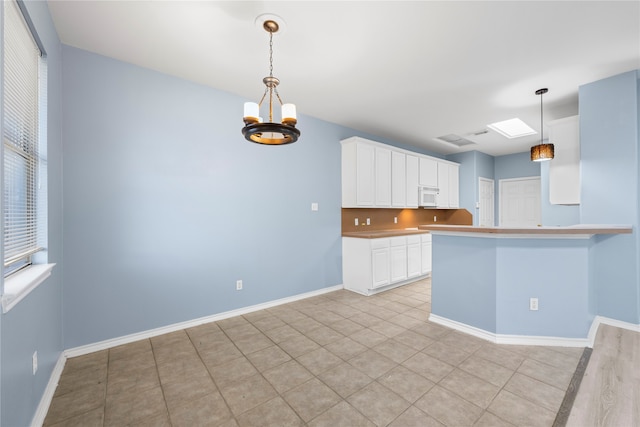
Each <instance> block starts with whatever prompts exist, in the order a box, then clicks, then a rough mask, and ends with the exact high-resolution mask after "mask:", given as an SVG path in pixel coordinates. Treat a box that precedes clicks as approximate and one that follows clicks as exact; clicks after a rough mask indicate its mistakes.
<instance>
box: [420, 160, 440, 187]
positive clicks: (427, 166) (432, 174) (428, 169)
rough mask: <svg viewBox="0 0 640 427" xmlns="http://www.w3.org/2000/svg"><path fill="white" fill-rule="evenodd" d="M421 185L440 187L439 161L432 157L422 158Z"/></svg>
mask: <svg viewBox="0 0 640 427" xmlns="http://www.w3.org/2000/svg"><path fill="white" fill-rule="evenodd" d="M419 182H420V185H421V186H423V187H438V161H437V160H436V159H432V158H430V157H420V181H419Z"/></svg>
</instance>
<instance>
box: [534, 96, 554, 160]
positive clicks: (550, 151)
mask: <svg viewBox="0 0 640 427" xmlns="http://www.w3.org/2000/svg"><path fill="white" fill-rule="evenodd" d="M547 92H549V89H547V88H542V89H538V90H537V91H536V95H540V144H538V145H535V146H533V147H531V160H532V161H534V162H545V161H547V160H551V159H553V156H554V147H553V144H543V143H542V138H543V132H542V130H543V129H542V125H543V120H542V117H543V115H542V95H543V94H545V93H547Z"/></svg>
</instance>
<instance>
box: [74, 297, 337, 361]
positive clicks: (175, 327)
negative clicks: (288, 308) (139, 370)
mask: <svg viewBox="0 0 640 427" xmlns="http://www.w3.org/2000/svg"><path fill="white" fill-rule="evenodd" d="M343 288H344V286H343V285H336V286H330V287H328V288H323V289H319V290H316V291H311V292H306V293H304V294H298V295H294V296H291V297H286V298H281V299H278V300H274V301H269V302H264V303H261V304H256V305H251V306H248V307H242V308H238V309H235V310H230V311H225V312H223V313H218V314H214V315H211V316H205V317H200V318H198V319H193V320H187V321H186V322H180V323H174V324H172V325H167V326H162V327H160V328H156V329H150V330H147V331H142V332H137V333H135V334H130V335H125V336H122V337H118V338H112V339H108V340H104V341H100V342H96V343H93V344H87V345H83V346H79V347H74V348H70V349H68V350H65V352H64V354H65V356H66V357H77V356H82V355H85V354H89V353H93V352H96V351H100V350H105V349H107V348H112V347H117V346H119V345H123V344H129V343H132V342H135V341H140V340H144V339H147V338H151V337H156V336H158V335H163V334H167V333H170V332H175V331H180V330H182V329H187V328H193V327H195V326H199V325H203V324H205V323H211V322H217V321H219V320H223V319H228V318H229V317H234V316H240V315H242V314H247V313H252V312H254V311H259V310H264V309H267V308H271V307H275V306H278V305H282V304H288V303H290V302H294V301H299V300H302V299H306V298H311V297H314V296H318V295H322V294H326V293H328V292H333V291H337V290H340V289H343Z"/></svg>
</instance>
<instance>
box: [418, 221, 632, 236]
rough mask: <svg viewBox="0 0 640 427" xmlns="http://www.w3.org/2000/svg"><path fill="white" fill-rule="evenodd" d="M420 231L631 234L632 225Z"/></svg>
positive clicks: (433, 227) (460, 227)
mask: <svg viewBox="0 0 640 427" xmlns="http://www.w3.org/2000/svg"><path fill="white" fill-rule="evenodd" d="M418 228H419V229H420V230H425V231H433V232H438V231H441V232H455V233H481V234H503V235H513V234H519V235H558V236H559V235H594V234H629V233H631V232H632V231H633V227H632V226H631V225H622V224H577V225H570V226H567V227H552V226H544V227H474V226H471V225H435V224H429V225H420V226H418Z"/></svg>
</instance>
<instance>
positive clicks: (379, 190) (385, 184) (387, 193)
mask: <svg viewBox="0 0 640 427" xmlns="http://www.w3.org/2000/svg"><path fill="white" fill-rule="evenodd" d="M375 157H376V159H375V160H376V172H375V181H376V183H375V191H376V206H378V207H381V208H388V207H390V206H391V150H389V149H387V148H380V147H376V156H375Z"/></svg>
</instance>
